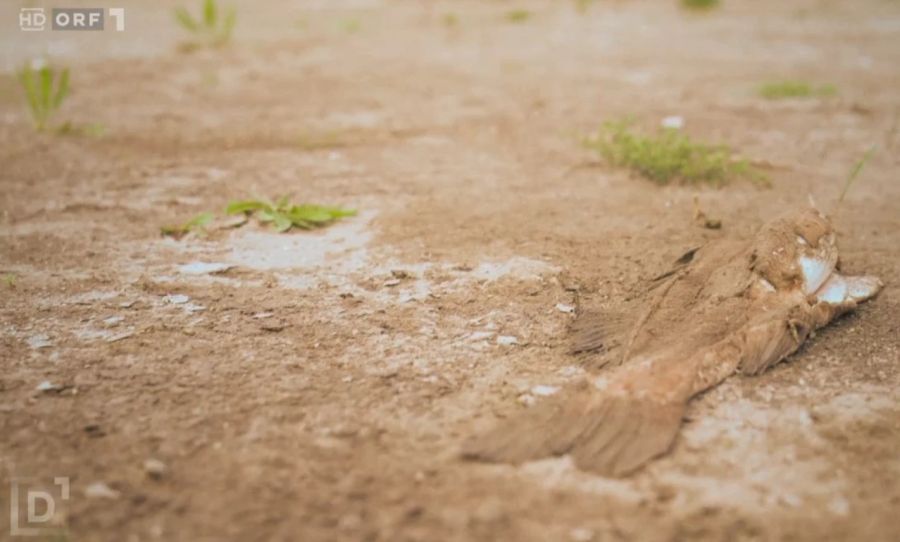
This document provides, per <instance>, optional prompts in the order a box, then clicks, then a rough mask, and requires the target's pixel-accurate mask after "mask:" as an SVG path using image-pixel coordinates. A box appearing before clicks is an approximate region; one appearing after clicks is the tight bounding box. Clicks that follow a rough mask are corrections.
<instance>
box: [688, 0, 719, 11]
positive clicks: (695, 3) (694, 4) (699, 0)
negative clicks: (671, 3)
mask: <svg viewBox="0 0 900 542" xmlns="http://www.w3.org/2000/svg"><path fill="white" fill-rule="evenodd" d="M681 6H682V7H684V8H685V9H691V10H695V11H706V10H710V9H713V8H716V7H718V6H719V0H681Z"/></svg>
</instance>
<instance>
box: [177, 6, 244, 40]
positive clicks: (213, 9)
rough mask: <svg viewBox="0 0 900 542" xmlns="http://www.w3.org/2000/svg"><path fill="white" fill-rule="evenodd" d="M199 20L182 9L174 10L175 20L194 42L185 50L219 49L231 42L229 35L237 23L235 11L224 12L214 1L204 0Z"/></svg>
mask: <svg viewBox="0 0 900 542" xmlns="http://www.w3.org/2000/svg"><path fill="white" fill-rule="evenodd" d="M202 11H203V12H202V14H201V15H200V17H199V18H194V16H193V15H191V14H190V12H189V11H188V10H187V9H185V8H183V7H178V8H175V12H174V13H175V20H176V21H177V22H178V24H179V25H180V26H181V27H182V28H183V29H185V30H187V31H188V32H189V33H190V34H191V35H193V36H194V37H195V38H196V40H195V41H194V42H193V43H190V44H187V46H186V47H184V49H185V50H190V49H195V48H198V47H203V46H207V47H221V46H223V45H225V44H227V43H228V42H229V41H231V34H232V32H233V31H234V25H235V23H236V22H237V11H236V10H235V8H233V7H231V8H229V9H228V10H226V11H224V12H223V10H222V9H221V8H220V6H219V5H218V3H217V1H216V0H204V2H203V10H202Z"/></svg>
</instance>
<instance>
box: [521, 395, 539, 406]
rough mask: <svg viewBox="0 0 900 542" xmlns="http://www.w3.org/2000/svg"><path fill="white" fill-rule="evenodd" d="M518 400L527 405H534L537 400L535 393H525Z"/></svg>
mask: <svg viewBox="0 0 900 542" xmlns="http://www.w3.org/2000/svg"><path fill="white" fill-rule="evenodd" d="M516 400H517V401H518V402H519V403H520V404H523V405H525V406H527V407H530V406H533V405H534V404H535V403H536V402H537V399H535V398H534V395H531V394H530V393H523V394H522V395H520V396H519V397H518V398H517V399H516Z"/></svg>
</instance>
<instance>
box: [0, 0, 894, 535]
mask: <svg viewBox="0 0 900 542" xmlns="http://www.w3.org/2000/svg"><path fill="white" fill-rule="evenodd" d="M588 4H589V5H588V6H587V8H586V9H585V10H584V11H581V10H579V9H576V4H575V3H573V2H561V1H560V2H527V1H521V2H512V1H483V2H468V1H454V2H413V1H391V2H386V1H368V2H366V1H359V2H349V1H347V2H338V1H329V2H278V1H266V2H253V3H252V4H251V3H249V2H248V3H245V4H239V5H238V8H239V15H238V23H237V27H236V31H235V39H234V41H233V43H231V44H230V46H228V47H226V48H223V49H220V50H200V51H195V52H193V53H180V52H178V43H179V41H180V40H183V39H184V37H185V36H184V35H183V33H182V32H181V31H180V29H179V28H178V27H177V26H176V25H175V24H174V22H173V20H172V15H171V9H172V8H173V7H174V6H175V5H176V4H174V3H165V2H160V3H155V2H154V3H150V2H140V3H139V2H118V3H117V4H116V5H117V6H123V7H125V8H126V13H127V30H126V32H124V33H122V34H115V33H112V32H110V31H106V32H103V33H84V34H78V35H77V36H76V35H71V34H62V33H59V32H57V33H52V32H44V33H40V34H39V35H26V34H25V33H22V32H20V31H19V30H18V26H17V14H18V9H19V7H21V6H22V5H24V4H20V3H17V2H11V3H4V4H3V5H2V6H0V20H2V23H0V24H2V25H3V27H2V28H3V31H2V33H0V43H2V45H3V53H4V57H3V62H0V67H5V70H6V71H5V72H4V73H3V75H0V188H2V190H0V210H2V228H0V271H2V273H3V276H4V277H5V279H4V283H2V284H0V296H2V297H0V299H2V300H3V302H2V306H0V359H2V369H3V370H2V374H0V432H2V435H3V438H2V439H0V461H2V465H0V482H2V483H3V487H9V486H8V483H9V482H10V481H12V480H13V479H14V478H17V477H22V476H28V477H31V479H32V480H34V482H31V483H35V484H38V483H45V484H52V479H53V477H55V476H66V477H69V478H70V480H71V485H72V490H71V498H70V499H69V500H67V501H65V502H63V501H60V503H59V505H58V510H57V512H58V513H57V518H56V522H57V524H58V525H59V527H60V529H61V531H62V533H63V536H64V537H67V538H64V539H70V540H222V539H231V540H334V539H347V540H360V539H366V540H575V541H586V540H695V539H710V540H740V539H751V540H752V539H761V540H762V539H764V540H772V539H783V540H820V539H866V540H896V539H897V537H898V536H900V528H898V520H897V518H896V511H897V510H898V506H900V489H898V488H900V457H898V455H897V449H898V446H900V421H898V420H900V397H898V395H897V392H896V390H897V387H898V385H900V371H898V367H897V361H898V348H900V339H898V337H900V334H898V331H900V330H898V327H900V321H898V318H897V311H898V303H900V300H898V295H900V291H898V289H897V286H896V285H897V283H898V278H900V277H898V270H900V248H898V246H900V212H898V211H900V204H898V201H900V199H898V196H900V183H898V181H897V177H896V166H897V162H898V159H897V156H898V155H897V152H896V151H897V137H898V135H897V131H898V115H900V98H898V94H897V92H896V89H897V88H898V84H900V68H898V66H900V4H898V3H897V2H892V1H888V0H866V1H862V2H838V1H798V2H790V3H784V2H774V1H771V2H770V1H756V2H749V1H746V2H738V1H725V2H724V3H723V4H722V5H721V6H720V7H719V8H717V9H715V10H712V11H710V12H708V13H702V14H697V13H688V12H685V11H684V10H682V9H680V8H679V7H678V5H677V4H676V3H674V2H660V1H654V2H651V1H639V0H632V1H626V0H621V1H605V0H598V1H596V2H590V3H588ZM28 5H29V6H30V5H35V6H41V5H45V6H47V7H51V6H50V4H41V3H29V4H28ZM84 5H87V4H84ZM92 5H93V4H92ZM192 8H193V9H196V6H192ZM513 12H518V13H520V14H519V15H511V13H513ZM521 13H525V14H526V15H521ZM48 50H49V51H50V52H51V53H52V55H51V59H52V60H53V61H54V62H57V63H59V64H65V65H68V66H70V67H71V69H72V94H71V97H70V98H69V99H68V101H67V102H66V104H65V107H64V108H63V109H62V110H61V111H60V114H59V117H60V120H67V121H71V122H73V123H75V124H78V125H86V124H89V123H90V124H97V125H101V126H102V127H103V133H102V135H73V136H55V135H51V134H36V133H34V132H33V130H32V129H31V126H30V121H29V119H28V117H27V112H26V110H25V109H24V108H23V106H22V96H21V94H20V92H19V89H18V87H17V85H16V81H15V79H14V75H13V73H12V71H13V70H14V69H15V68H17V67H18V66H19V65H20V64H21V63H22V62H24V61H25V60H27V59H29V58H32V57H33V56H34V55H39V54H44V53H45V52H47V51H48ZM785 79H797V80H805V81H811V82H814V83H820V84H829V85H834V87H835V88H836V89H837V94H836V95H834V96H824V97H813V98H810V99H793V100H782V101H769V100H765V99H762V98H761V97H759V96H758V94H757V92H756V89H757V88H758V86H759V85H760V84H762V83H765V82H768V81H773V80H785ZM627 116H630V117H633V118H634V119H635V122H636V124H637V125H638V126H640V127H643V128H645V129H651V128H652V127H654V126H657V125H659V123H660V122H661V121H662V119H663V118H665V117H668V116H679V117H681V118H682V119H683V120H684V130H685V132H686V133H688V134H690V135H692V136H695V137H697V138H699V139H703V140H709V141H718V142H723V143H727V144H728V145H730V146H732V147H734V148H735V149H738V150H739V151H740V152H741V154H742V155H744V156H746V157H748V158H750V159H751V160H752V161H753V162H754V163H755V164H756V165H757V166H758V167H760V168H761V169H763V170H764V171H765V172H766V173H767V174H768V176H769V177H770V179H771V182H772V187H771V188H770V189H763V188H758V187H756V186H754V185H752V184H751V183H748V182H738V183H735V184H733V185H731V186H728V187H726V188H724V189H720V190H714V189H703V188H691V187H678V186H671V187H662V188H661V187H658V186H656V185H654V184H652V183H650V182H648V181H645V180H641V179H639V178H634V177H633V176H631V175H630V174H629V173H627V172H626V171H623V170H620V169H616V168H611V167H609V166H607V165H605V164H603V163H602V161H598V159H597V157H596V156H595V155H593V154H591V153H590V152H589V151H587V150H585V149H584V148H582V146H581V145H580V144H579V139H580V137H581V136H583V135H584V134H586V133H588V132H590V131H592V130H594V129H596V127H597V126H598V125H599V124H600V123H601V122H603V121H605V120H610V119H619V118H623V117H627ZM872 146H875V147H876V148H877V151H876V153H875V154H874V156H873V158H872V159H871V160H870V161H869V163H868V164H867V165H866V166H865V170H864V171H863V173H862V175H861V177H860V178H859V180H858V182H857V183H856V184H855V185H854V186H853V187H852V189H851V191H850V192H849V194H848V196H847V197H846V199H845V201H844V202H843V204H842V207H841V210H840V214H839V215H838V216H837V218H836V226H837V229H838V231H839V243H840V246H841V249H842V253H841V254H842V261H843V266H844V268H845V269H846V270H847V271H849V272H851V273H856V272H866V273H870V274H875V275H877V276H880V277H881V278H882V280H883V281H884V282H885V283H886V287H885V289H884V291H883V292H882V293H881V295H880V296H879V297H878V298H877V299H876V300H874V301H873V302H871V303H869V304H867V305H865V306H864V307H862V308H861V309H860V310H859V311H858V312H857V313H856V314H853V315H850V316H848V317H846V318H844V319H842V320H840V321H839V322H836V323H835V324H833V325H832V326H831V327H829V328H827V329H826V330H824V331H823V332H822V333H820V334H819V335H818V336H817V337H816V338H815V339H814V340H812V341H811V342H810V343H809V344H807V345H806V347H805V348H804V349H803V350H802V351H801V352H800V353H798V354H797V355H795V356H793V357H792V358H791V359H790V361H789V362H788V363H786V364H782V365H780V366H779V367H777V368H776V369H774V370H772V371H770V372H768V373H766V374H765V375H763V376H760V377H756V378H735V379H732V380H730V381H728V382H727V383H726V384H724V385H723V386H720V387H719V388H717V389H715V390H713V391H712V392H710V393H708V394H707V395H705V396H703V397H702V398H701V399H700V400H698V401H695V402H694V403H693V404H692V406H691V409H690V412H689V422H688V424H687V425H686V426H685V429H684V430H683V431H682V434H681V435H680V437H679V439H678V441H677V444H676V447H675V449H674V451H673V453H672V454H671V455H669V456H667V457H665V458H663V459H661V460H659V461H657V462H655V463H653V464H652V465H650V466H649V467H648V468H646V469H644V470H642V471H641V472H639V473H637V474H636V475H634V476H632V477H630V478H628V479H625V480H609V479H604V478H600V477H597V476H593V475H590V474H586V473H582V472H579V471H577V470H576V469H574V468H573V467H572V466H571V464H570V463H569V462H568V461H567V460H566V459H565V458H563V459H554V460H547V461H541V462H536V463H532V464H528V465H525V466H522V467H518V468H516V467H510V466H496V465H479V464H470V463H463V462H460V461H459V460H458V459H457V458H456V456H455V450H456V447H457V446H458V445H459V443H460V442H461V441H462V440H463V439H464V438H465V437H466V436H467V435H469V434H471V433H472V432H473V431H476V430H478V429H481V428H484V427H487V426H488V425H490V424H491V423H493V422H494V421H495V420H497V419H498V417H501V416H505V415H508V414H509V413H511V412H513V411H515V410H516V409H520V408H526V406H524V404H525V403H528V402H530V401H532V400H540V394H541V393H544V392H546V389H547V388H546V387H547V386H561V385H564V384H565V383H567V382H570V381H573V380H575V379H577V378H579V377H580V376H581V375H583V374H585V372H588V373H590V372H591V371H593V369H592V368H591V365H590V359H579V358H572V357H570V356H567V355H566V354H565V350H566V345H565V340H564V330H565V328H566V326H567V324H568V322H569V319H570V318H571V315H570V314H568V313H567V312H565V311H564V310H560V308H559V306H562V307H563V308H565V306H568V305H573V304H574V303H575V301H576V300H575V299H574V297H573V293H572V291H570V288H571V285H572V284H577V285H578V286H579V288H580V291H581V295H583V296H584V297H585V298H590V299H593V300H600V301H604V300H609V301H610V302H613V300H615V299H621V298H622V297H624V296H627V295H628V294H629V293H630V292H633V291H635V290H637V289H639V288H641V287H642V285H643V284H644V283H645V281H646V280H647V279H650V278H652V277H654V276H656V275H657V274H658V273H659V272H660V270H664V269H665V267H666V265H667V264H668V263H669V262H671V261H672V260H673V259H674V258H676V257H677V256H678V255H680V254H681V253H682V252H683V251H684V250H685V249H686V248H690V247H692V246H696V243H698V241H702V240H703V239H713V238H717V237H721V236H734V237H744V236H748V235H750V234H752V232H753V231H755V229H756V228H757V227H758V226H759V225H760V224H762V223H763V222H764V221H765V220H767V219H770V218H772V217H774V216H776V215H778V214H780V213H781V212H783V211H785V210H789V209H792V208H795V207H797V206H800V205H805V204H806V203H807V201H808V199H809V197H810V196H811V197H812V198H814V199H815V200H816V201H817V202H818V203H819V205H820V206H822V207H823V208H824V209H825V210H830V209H831V208H832V207H833V205H834V202H835V201H836V199H837V197H838V195H839V193H840V191H841V188H842V186H843V182H844V180H845V179H846V176H847V173H848V171H849V170H850V168H851V167H852V165H853V163H854V162H856V161H857V160H859V158H860V157H861V156H863V154H864V153H865V152H866V151H867V150H868V149H870V148H871V147H872ZM284 193H290V194H292V195H293V197H294V199H295V200H298V201H314V202H319V203H331V204H340V205H344V206H348V207H353V208H357V209H359V210H360V214H359V215H358V216H357V217H354V218H350V219H347V220H344V221H342V222H340V223H338V224H336V225H334V226H332V227H330V228H328V229H325V230H322V231H316V232H291V233H288V234H275V233H272V232H270V231H269V230H266V229H265V228H261V227H258V226H256V225H253V224H250V225H247V226H245V227H242V228H240V229H237V230H234V231H227V232H215V233H212V234H210V235H209V236H208V237H205V238H200V237H189V238H186V239H183V240H181V241H175V240H172V239H164V238H161V237H160V235H159V228H160V227H161V226H163V225H166V224H173V223H179V222H184V221H186V220H188V219H189V218H190V217H192V216H194V215H196V214H197V213H199V212H202V211H210V210H221V209H222V208H224V206H225V205H226V203H227V202H228V201H231V200H234V199H240V198H245V197H248V196H253V195H266V196H276V195H280V194H284ZM695 196H697V197H698V198H699V201H700V203H701V205H702V206H703V208H704V210H705V211H707V212H708V213H709V214H711V215H714V216H716V217H718V218H721V219H722V221H723V226H722V229H721V230H707V229H703V228H700V227H698V226H697V224H696V223H695V221H694V220H693V215H692V213H693V199H694V197H695ZM196 261H203V262H216V263H223V264H226V265H228V266H233V267H231V268H229V269H227V270H226V271H224V272H222V273H215V274H203V273H201V274H193V273H192V272H191V271H192V268H191V267H182V266H184V265H185V264H189V263H191V262H196ZM510 337H514V338H515V344H509V343H511V342H513V341H512V339H510ZM45 382H46V383H49V386H50V387H51V389H49V390H47V389H46V388H47V387H48V385H47V384H45V385H44V386H43V388H44V391H42V390H40V389H38V388H39V387H41V384H42V383H45ZM148 460H152V461H150V463H147V462H148ZM159 464H161V465H163V467H164V469H162V472H161V473H160V472H158V471H160V468H159ZM97 484H104V487H106V488H108V489H109V490H110V491H102V490H100V491H98V489H97V488H98V487H100V486H98V485H97ZM4 491H5V490H4ZM6 497H7V495H6V494H4V495H3V497H2V500H0V503H6V502H8V501H7V498H6ZM4 510H6V507H5V506H4ZM0 517H2V519H0V528H2V529H3V531H2V532H3V533H4V536H5V535H6V533H7V532H8V530H7V525H8V519H9V518H8V515H7V514H6V513H5V512H4V514H2V515H0Z"/></svg>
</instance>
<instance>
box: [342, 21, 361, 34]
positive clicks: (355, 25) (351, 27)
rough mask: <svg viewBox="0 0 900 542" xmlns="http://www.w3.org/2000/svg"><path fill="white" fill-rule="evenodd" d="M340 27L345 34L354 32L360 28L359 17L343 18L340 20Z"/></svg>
mask: <svg viewBox="0 0 900 542" xmlns="http://www.w3.org/2000/svg"><path fill="white" fill-rule="evenodd" d="M340 27H341V30H343V31H344V32H345V33H347V34H356V33H357V32H359V31H360V30H362V22H361V21H360V20H359V19H344V20H342V21H341V23H340Z"/></svg>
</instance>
